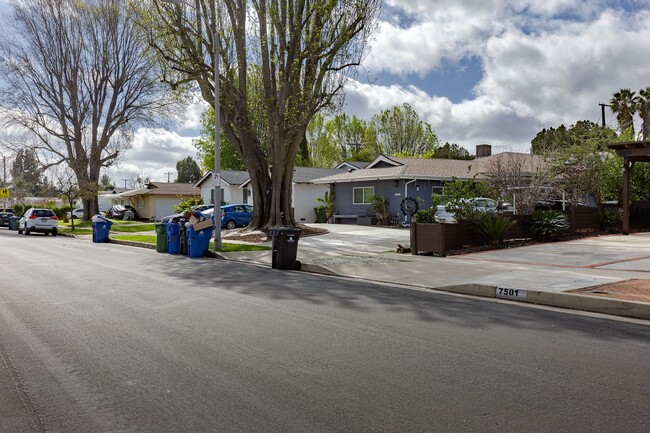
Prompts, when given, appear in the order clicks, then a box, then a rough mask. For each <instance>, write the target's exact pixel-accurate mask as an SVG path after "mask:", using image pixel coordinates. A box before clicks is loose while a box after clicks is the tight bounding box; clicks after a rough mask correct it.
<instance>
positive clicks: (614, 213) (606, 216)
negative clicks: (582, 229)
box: [598, 208, 623, 231]
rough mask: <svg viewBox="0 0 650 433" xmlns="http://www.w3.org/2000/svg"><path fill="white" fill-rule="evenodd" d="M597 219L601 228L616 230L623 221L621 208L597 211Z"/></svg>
mask: <svg viewBox="0 0 650 433" xmlns="http://www.w3.org/2000/svg"><path fill="white" fill-rule="evenodd" d="M598 219H599V220H600V225H601V226H602V228H603V230H607V231H614V230H618V228H619V227H620V225H621V222H622V221H623V209H619V208H609V209H601V210H600V211H598Z"/></svg>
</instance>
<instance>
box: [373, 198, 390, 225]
mask: <svg viewBox="0 0 650 433" xmlns="http://www.w3.org/2000/svg"><path fill="white" fill-rule="evenodd" d="M370 200H371V202H372V204H371V205H370V210H371V212H373V213H374V214H375V215H376V217H377V224H379V225H387V224H388V217H389V214H388V202H387V201H386V199H385V198H384V197H382V196H380V195H373V196H372V197H370Z"/></svg>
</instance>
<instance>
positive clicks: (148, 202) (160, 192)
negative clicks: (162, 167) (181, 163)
mask: <svg viewBox="0 0 650 433" xmlns="http://www.w3.org/2000/svg"><path fill="white" fill-rule="evenodd" d="M200 195H201V189H200V188H198V187H195V186H194V185H191V184H187V183H153V182H149V183H148V184H147V185H145V186H144V187H143V188H138V189H134V190H131V191H125V192H123V193H121V194H120V196H121V197H122V198H123V199H124V204H130V205H131V206H133V207H134V208H135V209H136V211H138V216H139V217H140V219H148V220H151V221H159V220H160V219H161V218H162V217H164V216H167V215H171V214H173V213H176V211H175V210H174V206H175V205H178V204H179V203H180V202H181V200H182V199H188V198H190V197H195V196H200Z"/></svg>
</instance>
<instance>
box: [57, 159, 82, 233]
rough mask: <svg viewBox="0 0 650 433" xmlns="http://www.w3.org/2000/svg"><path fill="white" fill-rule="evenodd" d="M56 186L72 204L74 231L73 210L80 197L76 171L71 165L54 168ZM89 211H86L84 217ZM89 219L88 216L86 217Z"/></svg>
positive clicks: (71, 223) (72, 218)
mask: <svg viewBox="0 0 650 433" xmlns="http://www.w3.org/2000/svg"><path fill="white" fill-rule="evenodd" d="M54 187H55V188H56V190H57V192H58V193H59V194H61V196H62V197H64V198H65V199H66V200H67V201H68V204H69V205H70V214H71V215H70V216H71V218H70V220H71V221H70V227H71V228H72V231H74V217H73V215H72V211H73V210H74V204H75V202H76V201H77V199H79V198H80V195H79V186H78V185H77V179H76V176H75V174H74V172H73V171H72V170H71V169H70V168H69V167H57V168H55V169H54ZM86 213H87V212H84V217H85V214H86ZM86 219H87V218H86Z"/></svg>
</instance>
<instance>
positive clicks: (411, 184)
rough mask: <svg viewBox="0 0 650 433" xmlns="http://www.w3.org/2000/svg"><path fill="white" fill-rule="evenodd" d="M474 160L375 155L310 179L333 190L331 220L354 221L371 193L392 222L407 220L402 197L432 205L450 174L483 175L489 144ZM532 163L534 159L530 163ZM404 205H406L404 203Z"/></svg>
mask: <svg viewBox="0 0 650 433" xmlns="http://www.w3.org/2000/svg"><path fill="white" fill-rule="evenodd" d="M477 155H479V156H480V157H478V158H476V159H474V160H456V159H432V158H401V157H395V156H387V155H379V156H378V157H377V158H375V160H374V161H372V162H371V163H369V164H368V165H367V166H366V167H365V168H362V169H356V170H349V171H346V172H344V173H339V174H335V175H332V176H327V177H322V178H320V179H314V180H313V181H312V182H313V183H314V184H317V185H328V186H329V188H330V191H331V192H332V193H333V194H334V202H335V209H336V215H335V222H344V223H355V222H357V220H358V218H359V217H360V216H366V215H368V214H369V213H371V209H370V206H371V204H372V200H371V197H372V196H375V195H377V196H381V197H383V198H384V199H386V200H387V201H388V211H389V215H390V220H391V221H392V222H393V223H397V222H410V219H409V218H410V216H409V215H407V214H405V213H404V212H402V203H403V202H404V201H405V199H406V198H410V199H413V200H411V202H415V203H417V204H418V206H419V208H426V209H428V208H429V207H431V206H432V204H433V203H432V195H433V194H444V187H445V182H448V181H450V180H452V179H453V178H457V179H461V180H469V179H472V178H473V177H474V176H476V178H477V179H479V180H480V179H485V178H486V176H485V173H484V171H485V169H486V167H488V166H489V165H490V164H491V163H493V162H494V161H495V160H496V159H497V158H501V157H500V156H499V155H503V154H498V155H491V148H490V146H489V145H480V146H477ZM512 155H514V156H515V157H516V158H518V159H522V160H526V159H531V160H533V159H534V160H535V161H536V162H537V160H538V157H533V156H531V155H529V154H525V153H515V154H512ZM530 165H531V166H532V165H534V163H532V162H531V163H530ZM404 207H406V206H404Z"/></svg>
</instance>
